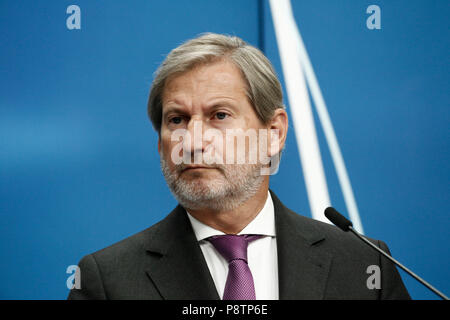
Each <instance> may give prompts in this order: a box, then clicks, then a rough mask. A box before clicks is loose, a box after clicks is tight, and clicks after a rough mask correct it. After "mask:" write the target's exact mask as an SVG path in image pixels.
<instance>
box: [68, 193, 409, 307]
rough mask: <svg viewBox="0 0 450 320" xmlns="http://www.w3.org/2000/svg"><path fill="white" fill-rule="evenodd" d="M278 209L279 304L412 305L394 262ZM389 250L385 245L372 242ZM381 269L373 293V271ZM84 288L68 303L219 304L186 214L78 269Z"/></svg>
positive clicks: (98, 254) (176, 211)
mask: <svg viewBox="0 0 450 320" xmlns="http://www.w3.org/2000/svg"><path fill="white" fill-rule="evenodd" d="M271 195H272V199H273V202H274V208H275V225H276V236H277V250H278V276H279V298H280V299H409V298H410V297H409V294H408V292H407V290H406V289H405V287H404V285H403V282H402V280H401V278H400V275H399V273H398V271H397V269H396V268H395V266H393V265H392V263H391V262H390V261H388V260H387V259H386V258H384V257H382V256H381V255H380V254H378V253H377V252H375V251H374V250H373V249H371V248H369V247H368V246H367V245H366V244H364V243H363V242H362V241H361V240H359V239H357V238H356V237H355V236H354V235H352V234H350V233H346V232H343V231H341V230H340V229H338V228H336V227H334V226H332V225H329V224H326V223H322V222H318V221H316V220H313V219H310V218H307V217H304V216H301V215H298V214H296V213H295V212H293V211H291V210H289V209H288V208H286V207H285V206H284V205H283V204H282V203H281V201H280V200H279V199H278V198H277V197H276V196H275V194H274V193H273V192H272V191H271ZM370 240H371V241H373V242H374V243H375V244H377V245H378V246H379V247H380V248H382V249H384V250H385V251H388V248H387V246H386V244H384V243H383V242H382V241H377V240H372V239H370ZM370 265H376V266H379V267H380V270H381V289H379V290H378V289H369V288H368V287H367V279H368V278H369V277H370V276H371V274H368V273H366V270H367V267H368V266H370ZM79 267H80V271H81V289H72V290H71V291H70V294H69V297H68V298H69V299H193V300H197V299H202V300H207V299H220V298H219V295H218V293H217V290H216V288H215V286H214V282H213V280H212V277H211V275H210V273H209V269H208V266H207V264H206V261H205V259H204V257H203V254H202V251H201V249H200V246H199V244H198V242H197V239H196V238H195V235H194V231H193V230H192V227H191V224H190V221H189V219H188V217H187V215H186V212H185V210H184V209H183V208H182V207H181V206H177V207H176V208H175V209H174V210H173V211H172V212H171V213H170V214H169V215H168V216H167V217H166V218H165V219H164V220H162V221H160V222H159V223H157V224H155V225H153V226H152V227H150V228H148V229H146V230H144V231H142V232H140V233H137V234H135V235H133V236H131V237H129V238H127V239H125V240H122V241H120V242H118V243H116V244H114V245H112V246H110V247H107V248H105V249H103V250H100V251H98V252H95V253H93V254H89V255H87V256H85V257H84V258H83V259H82V260H81V261H80V263H79Z"/></svg>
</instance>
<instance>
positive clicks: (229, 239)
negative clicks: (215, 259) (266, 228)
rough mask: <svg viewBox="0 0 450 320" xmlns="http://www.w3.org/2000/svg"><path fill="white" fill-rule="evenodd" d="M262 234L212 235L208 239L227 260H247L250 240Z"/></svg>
mask: <svg viewBox="0 0 450 320" xmlns="http://www.w3.org/2000/svg"><path fill="white" fill-rule="evenodd" d="M261 237H263V236H261V235H249V234H244V235H235V234H226V235H223V236H212V237H209V238H208V239H207V240H208V241H209V242H211V244H212V245H213V246H214V247H215V248H216V250H217V251H219V253H220V254H221V255H222V256H223V257H224V258H225V260H227V261H228V262H231V261H232V260H237V259H240V260H244V261H245V262H247V246H248V244H249V243H250V242H252V241H254V240H256V239H259V238H261Z"/></svg>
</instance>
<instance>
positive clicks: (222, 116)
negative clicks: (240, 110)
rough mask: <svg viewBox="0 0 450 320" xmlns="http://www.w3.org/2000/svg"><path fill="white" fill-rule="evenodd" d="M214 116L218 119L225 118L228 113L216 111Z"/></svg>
mask: <svg viewBox="0 0 450 320" xmlns="http://www.w3.org/2000/svg"><path fill="white" fill-rule="evenodd" d="M215 117H216V118H217V119H219V120H223V119H225V118H226V117H228V114H226V113H225V112H217V113H216V114H215Z"/></svg>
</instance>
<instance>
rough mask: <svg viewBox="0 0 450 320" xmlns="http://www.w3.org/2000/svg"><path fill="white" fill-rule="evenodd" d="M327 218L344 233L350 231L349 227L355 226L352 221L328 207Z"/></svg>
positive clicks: (326, 210)
mask: <svg viewBox="0 0 450 320" xmlns="http://www.w3.org/2000/svg"><path fill="white" fill-rule="evenodd" d="M325 217H327V218H328V220H330V221H331V222H332V223H333V224H334V225H335V226H337V227H339V228H340V229H342V230H343V231H348V230H349V227H351V226H353V224H352V222H351V221H350V220H348V219H347V218H346V217H344V216H343V215H342V214H340V213H339V212H337V211H336V209H334V208H333V207H328V208H326V209H325Z"/></svg>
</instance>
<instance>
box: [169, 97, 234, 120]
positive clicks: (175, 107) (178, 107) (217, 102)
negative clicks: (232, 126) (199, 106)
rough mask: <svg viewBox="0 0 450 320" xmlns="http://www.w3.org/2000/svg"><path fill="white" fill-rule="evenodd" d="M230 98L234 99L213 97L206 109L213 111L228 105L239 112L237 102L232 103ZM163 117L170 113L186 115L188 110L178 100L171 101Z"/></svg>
mask: <svg viewBox="0 0 450 320" xmlns="http://www.w3.org/2000/svg"><path fill="white" fill-rule="evenodd" d="M230 100H233V99H231V98H226V97H221V98H215V99H212V100H211V102H209V103H208V104H207V105H206V107H205V109H206V110H208V111H212V110H215V109H219V108H221V107H228V108H231V109H232V110H233V111H234V112H237V111H238V110H239V108H238V106H237V105H236V104H235V103H232V102H231V101H230ZM164 109H165V110H164V111H163V114H162V117H163V118H165V117H166V116H167V115H168V114H170V113H172V112H173V113H179V114H183V115H186V114H188V112H186V111H185V110H184V107H183V106H182V104H181V103H178V102H177V101H173V102H171V103H170V104H169V105H168V106H166V107H165V108H164Z"/></svg>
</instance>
